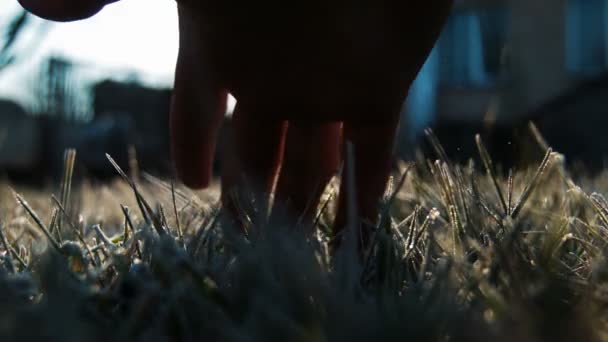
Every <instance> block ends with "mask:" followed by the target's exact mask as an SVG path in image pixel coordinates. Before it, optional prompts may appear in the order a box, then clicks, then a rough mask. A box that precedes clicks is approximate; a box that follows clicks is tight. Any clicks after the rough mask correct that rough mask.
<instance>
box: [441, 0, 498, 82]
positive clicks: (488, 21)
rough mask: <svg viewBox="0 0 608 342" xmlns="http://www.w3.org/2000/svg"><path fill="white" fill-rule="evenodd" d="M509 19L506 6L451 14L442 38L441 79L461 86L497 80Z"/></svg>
mask: <svg viewBox="0 0 608 342" xmlns="http://www.w3.org/2000/svg"><path fill="white" fill-rule="evenodd" d="M507 19H508V18H507V11H506V10H505V9H504V8H488V9H479V10H469V11H462V12H458V13H456V14H454V15H452V17H451V18H450V19H449V21H448V23H447V24H446V27H445V29H444V31H443V33H442V36H441V38H440V40H439V50H440V52H439V54H440V74H441V77H440V78H441V83H442V84H444V85H446V86H462V87H470V86H473V87H480V86H488V85H491V84H492V83H494V82H495V81H496V80H497V78H498V77H499V76H500V64H501V61H500V60H501V55H502V50H503V46H504V44H505V41H506V35H507Z"/></svg>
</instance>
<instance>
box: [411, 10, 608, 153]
mask: <svg viewBox="0 0 608 342" xmlns="http://www.w3.org/2000/svg"><path fill="white" fill-rule="evenodd" d="M607 69H608V0H456V3H455V5H454V11H453V13H452V15H451V17H450V18H449V20H448V23H447V24H446V27H445V28H444V31H443V32H442V35H441V37H440V39H439V41H438V42H437V45H436V46H435V49H434V51H433V53H432V54H431V56H430V57H429V59H428V60H427V64H426V65H425V66H424V68H423V69H422V70H421V72H420V74H419V76H418V78H417V80H416V82H415V83H414V84H413V86H412V88H411V89H410V94H409V97H408V101H407V103H406V106H405V107H404V115H405V116H406V117H407V120H406V122H408V123H409V125H404V128H403V129H402V131H401V133H402V137H403V136H406V137H409V139H404V138H401V139H402V140H401V141H400V143H401V145H402V146H403V145H404V144H408V143H410V144H411V141H412V139H411V136H412V134H414V135H416V134H418V136H420V132H421V131H422V128H424V127H426V126H432V127H436V130H442V129H443V131H445V132H449V134H444V137H441V136H440V138H443V139H442V140H443V141H445V140H446V139H453V141H452V142H450V143H449V144H451V145H453V146H456V147H457V148H459V149H460V148H461V147H462V149H463V150H464V151H466V152H465V154H469V153H470V152H471V148H470V147H471V146H469V145H472V141H473V137H472V136H468V135H470V132H469V131H471V132H473V131H480V130H482V129H483V127H485V126H487V125H488V124H494V126H501V125H502V126H510V125H516V124H521V123H524V122H526V121H527V119H529V117H530V115H531V113H533V112H537V109H538V108H539V107H542V106H544V105H545V104H546V103H549V102H550V101H551V100H553V99H555V98H557V97H560V96H562V94H565V93H566V92H568V91H569V90H572V89H574V88H577V87H578V86H579V85H580V84H581V83H583V82H585V81H588V80H591V79H594V78H596V77H600V76H601V75H602V74H603V73H604V72H605V71H608V70H607ZM571 99H572V98H571ZM607 105H608V103H607ZM570 107H571V110H570V112H572V111H574V112H576V106H570ZM595 113H597V111H595ZM589 115H591V114H589ZM594 115H597V114H594ZM556 118H557V116H556ZM407 126H409V127H410V128H406V127H407ZM554 126H555V125H554ZM459 132H466V133H462V134H468V135H467V136H466V137H457V136H456V135H457V134H458V133H459ZM465 140H466V141H467V143H466V144H469V145H467V147H465V146H464V145H466V144H465V143H464V142H462V141H465ZM473 149H474V148H473ZM472 153H474V151H472ZM469 156H470V154H469Z"/></svg>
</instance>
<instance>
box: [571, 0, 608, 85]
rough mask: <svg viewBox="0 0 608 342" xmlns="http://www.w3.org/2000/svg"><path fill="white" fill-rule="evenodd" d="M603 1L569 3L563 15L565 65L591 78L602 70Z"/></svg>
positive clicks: (604, 63) (604, 62) (604, 59)
mask: <svg viewBox="0 0 608 342" xmlns="http://www.w3.org/2000/svg"><path fill="white" fill-rule="evenodd" d="M607 4H608V1H607V0H569V1H568V6H567V12H566V65H567V69H568V70H569V71H571V72H574V73H578V74H583V75H593V74H596V73H598V72H601V71H604V70H606V66H607V65H608V63H607V62H608V56H607V53H606V32H607V28H608V27H607V24H608V22H607V20H606V15H607V9H608V6H607Z"/></svg>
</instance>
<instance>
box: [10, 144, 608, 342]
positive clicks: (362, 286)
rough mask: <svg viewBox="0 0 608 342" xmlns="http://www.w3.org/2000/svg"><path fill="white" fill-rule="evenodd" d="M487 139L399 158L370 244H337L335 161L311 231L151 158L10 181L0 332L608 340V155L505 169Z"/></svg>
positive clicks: (91, 336)
mask: <svg viewBox="0 0 608 342" xmlns="http://www.w3.org/2000/svg"><path fill="white" fill-rule="evenodd" d="M478 146H479V149H480V156H481V157H479V156H475V159H474V160H475V161H474V162H471V163H469V164H467V165H456V164H452V163H451V162H450V161H449V160H447V158H446V157H445V156H443V154H442V153H441V147H440V146H439V145H435V149H436V152H437V153H436V154H435V155H430V156H426V160H424V159H421V160H418V161H416V163H415V165H412V164H410V163H400V164H399V167H398V169H397V170H395V173H394V177H393V179H392V180H391V185H390V186H389V189H388V191H387V196H386V199H385V201H384V203H383V208H386V210H384V211H383V214H382V215H381V217H380V219H379V222H378V224H376V226H375V227H376V228H375V229H376V230H375V231H376V233H375V238H374V241H373V246H372V248H371V250H370V251H368V252H367V253H365V255H363V256H362V257H359V256H358V255H357V254H356V250H355V248H352V246H353V245H352V244H349V243H344V244H343V245H342V248H341V249H340V250H339V251H338V252H337V253H336V254H335V255H333V256H330V254H329V253H328V249H327V241H328V237H327V231H329V228H328V224H327V222H329V219H330V218H331V216H332V212H333V208H334V207H335V205H334V196H332V194H333V193H334V192H335V190H336V189H337V182H338V181H339V180H338V179H336V180H335V182H333V183H332V184H331V185H330V186H328V188H327V193H326V196H325V199H327V201H323V203H322V205H321V206H320V208H319V210H320V212H321V214H320V215H319V222H318V224H317V226H316V227H315V229H314V234H302V232H304V231H312V230H311V229H306V227H295V228H294V227H256V226H251V227H247V229H248V230H247V234H246V235H243V234H240V233H236V231H235V230H234V229H231V228H234V227H231V226H229V225H228V224H227V223H226V222H225V221H223V220H221V215H219V214H218V211H217V197H218V196H217V195H218V190H217V186H214V187H213V188H212V189H210V190H207V191H203V192H191V191H189V190H187V189H185V188H183V187H181V186H179V185H175V186H173V185H172V183H171V181H170V180H160V179H156V178H154V177H151V176H148V175H145V174H141V175H132V176H133V177H127V175H124V178H122V179H118V180H116V181H115V182H113V183H111V184H105V185H92V184H90V183H87V182H81V183H78V184H77V183H76V182H71V181H70V180H69V179H70V177H69V175H70V172H69V170H70V167H67V168H66V170H67V172H66V177H64V182H62V185H61V186H55V187H50V188H48V189H45V190H40V189H28V188H25V187H21V186H17V185H14V184H10V183H7V182H5V183H3V184H0V198H1V202H0V232H2V234H1V236H0V240H1V241H0V253H1V254H0V255H1V259H0V263H1V266H0V302H1V303H2V305H0V339H1V340H2V341H17V340H19V341H23V340H24V339H25V340H42V339H43V338H44V340H49V341H55V340H57V341H68V340H70V341H71V340H73V341H82V340H87V341H94V340H99V341H105V340H112V341H114V340H129V341H139V340H141V341H143V340H145V341H157V340H158V341H165V340H167V341H169V340H170V341H192V340H203V339H205V340H211V341H274V340H276V341H364V340H374V341H393V340H394V341H404V340H410V341H412V340H413V341H487V340H490V339H492V340H494V341H572V340H581V341H594V340H598V341H602V340H608V335H607V333H608V324H607V320H606V319H607V318H608V310H607V308H608V306H607V304H608V272H607V268H606V265H607V259H606V255H607V252H608V201H606V200H605V199H604V197H603V195H602V194H604V193H606V191H607V190H608V172H603V173H600V174H599V175H596V176H594V177H593V178H589V177H587V178H585V177H582V178H580V179H572V178H571V177H570V175H569V173H568V170H566V168H565V167H564V158H563V156H562V155H560V154H559V153H557V152H553V151H551V150H547V151H546V155H545V159H544V160H539V161H538V163H537V165H536V167H533V168H529V169H523V170H515V171H514V172H512V173H509V172H508V170H507V171H506V172H500V170H495V168H494V166H493V165H492V161H491V160H490V158H489V157H488V156H487V154H486V153H485V150H484V148H483V143H482V142H481V141H479V144H478ZM472 157H473V156H472ZM475 165H478V166H481V167H475ZM68 166H69V163H68ZM503 174H504V175H503ZM72 183H73V184H72ZM70 184H71V186H68V185H70ZM68 194H69V196H68ZM53 197H54V198H55V199H53ZM326 203H327V205H325V204H326ZM121 205H123V206H121ZM64 213H65V215H64Z"/></svg>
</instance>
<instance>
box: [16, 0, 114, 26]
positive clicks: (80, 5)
mask: <svg viewBox="0 0 608 342" xmlns="http://www.w3.org/2000/svg"><path fill="white" fill-rule="evenodd" d="M18 1H19V4H20V5H21V6H22V7H23V8H24V9H25V10H27V11H28V12H30V13H32V14H34V15H36V16H38V17H41V18H43V19H47V20H53V21H74V20H81V19H86V18H88V17H90V16H93V15H94V14H96V13H97V12H99V11H101V9H102V8H103V7H104V6H105V5H107V4H109V3H112V2H116V1H119V0H18Z"/></svg>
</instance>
